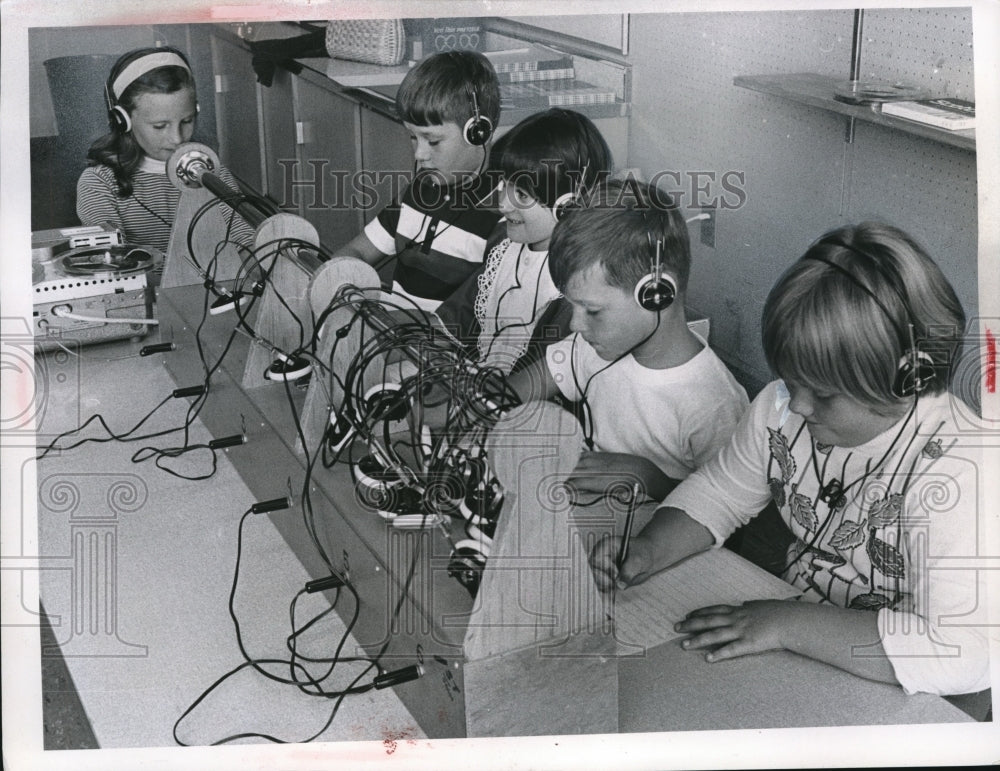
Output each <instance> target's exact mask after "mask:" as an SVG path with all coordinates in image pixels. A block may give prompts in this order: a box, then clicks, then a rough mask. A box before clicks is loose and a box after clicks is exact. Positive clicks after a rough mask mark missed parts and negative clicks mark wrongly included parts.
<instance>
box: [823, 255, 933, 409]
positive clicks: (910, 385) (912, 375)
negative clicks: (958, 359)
mask: <svg viewBox="0 0 1000 771" xmlns="http://www.w3.org/2000/svg"><path fill="white" fill-rule="evenodd" d="M819 244H829V245H830V246H838V247H840V248H841V249H844V250H845V251H848V252H851V253H853V254H857V255H860V256H861V257H864V258H866V259H867V260H868V261H869V262H870V263H871V265H872V268H873V269H874V270H875V272H876V273H878V275H879V276H881V277H882V279H883V280H884V281H885V282H886V284H887V285H888V286H889V289H890V290H891V291H892V293H893V294H895V295H896V297H898V298H899V302H900V303H901V304H902V306H903V311H904V313H906V317H907V318H906V324H905V327H906V328H905V329H904V325H902V324H900V322H899V319H897V318H896V317H895V316H893V314H892V313H891V312H890V311H889V308H888V307H886V304H885V303H884V302H882V300H881V298H879V296H878V295H877V294H875V292H874V290H872V289H871V287H869V286H867V285H866V284H864V283H863V282H862V281H861V280H860V279H858V278H857V277H856V276H855V275H854V274H853V273H851V272H850V271H849V270H848V269H847V268H845V267H844V266H843V265H838V264H837V263H836V262H834V261H833V260H831V259H828V258H826V257H821V256H820V255H817V254H806V256H805V259H809V260H815V261H816V262H822V263H823V264H825V265H827V266H828V267H831V268H833V269H834V270H835V271H837V272H838V273H840V274H842V275H843V276H844V277H846V278H847V279H848V280H849V281H850V282H851V283H852V284H854V285H855V286H856V287H857V288H858V289H860V290H861V291H862V292H864V293H865V294H866V295H868V297H870V298H871V299H872V300H873V301H874V303H875V304H876V305H877V306H878V308H879V310H880V311H882V314H883V315H884V316H885V317H886V320H887V321H888V322H889V324H890V325H891V326H892V327H893V328H894V329H895V330H896V335H897V337H898V338H899V343H900V346H901V347H902V348H903V356H902V357H901V358H900V360H899V362H898V363H897V365H896V377H895V380H894V382H893V384H892V392H893V394H894V395H895V396H897V397H899V398H908V397H910V396H917V395H919V394H920V393H921V392H922V391H924V390H925V389H926V388H927V387H928V386H929V385H930V384H931V383H932V382H933V381H934V380H935V379H936V378H937V372H936V365H935V362H934V359H933V358H932V357H931V356H930V355H929V354H927V353H926V352H924V351H921V350H920V346H919V345H917V340H916V332H915V328H916V317H915V316H914V314H913V309H912V308H910V303H909V301H908V300H907V299H906V296H905V295H904V294H903V290H901V289H900V288H899V287H897V286H896V282H895V281H894V280H893V277H892V276H890V275H889V274H888V273H887V272H886V270H885V269H884V268H883V267H882V266H881V265H880V264H879V262H878V260H876V259H875V258H874V257H873V256H872V255H871V254H869V253H868V252H866V251H864V250H863V249H859V248H857V247H855V246H851V245H850V244H848V243H846V242H844V241H843V240H842V239H840V238H824V239H821V240H820V241H818V242H817V245H819Z"/></svg>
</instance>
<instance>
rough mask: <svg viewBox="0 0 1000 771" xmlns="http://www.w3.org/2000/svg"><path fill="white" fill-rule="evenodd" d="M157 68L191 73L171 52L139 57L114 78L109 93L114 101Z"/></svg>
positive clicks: (182, 60)
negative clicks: (183, 70) (174, 68)
mask: <svg viewBox="0 0 1000 771" xmlns="http://www.w3.org/2000/svg"><path fill="white" fill-rule="evenodd" d="M159 67H183V68H184V69H185V70H187V71H188V72H191V68H190V67H188V65H187V62H185V61H184V59H183V58H181V57H180V56H178V55H177V54H175V53H173V52H171V51H158V52H157V53H152V54H149V55H148V56H142V57H139V58H138V59H136V60H135V61H134V62H132V63H131V64H129V65H128V66H127V67H126V68H125V69H124V70H122V71H121V72H120V73H119V74H118V77H117V78H115V82H114V83H112V84H111V91H112V92H113V93H114V95H115V100H118V99H121V96H122V94H123V93H125V89H126V88H128V87H129V86H130V85H132V84H133V83H134V82H135V81H137V80H138V79H139V78H141V77H142V76H143V75H145V74H146V73H147V72H151V71H152V70H155V69H157V68H159Z"/></svg>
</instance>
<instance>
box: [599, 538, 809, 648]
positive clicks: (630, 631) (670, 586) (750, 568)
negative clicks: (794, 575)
mask: <svg viewBox="0 0 1000 771" xmlns="http://www.w3.org/2000/svg"><path fill="white" fill-rule="evenodd" d="M798 593H799V592H798V590H797V589H795V587H793V586H792V585H791V584H789V583H786V582H785V581H782V580H781V579H780V578H778V577H776V576H773V575H771V574H770V573H768V572H767V571H766V570H763V569H762V568H759V567H757V566H756V565H754V564H753V563H751V562H748V561H747V560H745V559H743V558H742V557H740V556H739V555H737V554H735V553H734V552H732V551H730V550H729V549H710V550H709V551H706V552H702V553H701V554H696V555H695V556H693V557H691V558H689V559H686V560H684V561H683V562H681V563H680V564H678V565H674V566H673V567H670V568H667V569H666V570H663V571H660V572H659V573H657V574H656V575H654V576H653V577H652V578H650V579H649V580H648V581H646V582H645V583H642V584H639V585H637V586H630V587H629V588H628V589H618V590H616V592H615V637H616V639H617V640H618V648H619V652H621V653H630V652H631V653H635V652H637V649H636V646H642V648H653V647H655V646H657V645H660V644H661V643H665V642H667V641H668V640H673V639H674V638H676V637H680V636H681V635H680V634H678V633H677V632H675V631H674V624H676V623H677V622H678V621H681V620H682V619H683V618H684V617H685V616H686V615H687V614H688V613H690V612H691V611H692V610H697V609H698V608H704V607H707V606H709V605H720V604H727V605H735V604H739V603H741V602H746V601H747V600H766V599H771V600H784V599H788V598H789V597H794V596H796V595H797V594H798Z"/></svg>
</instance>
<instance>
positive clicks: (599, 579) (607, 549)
mask: <svg viewBox="0 0 1000 771" xmlns="http://www.w3.org/2000/svg"><path fill="white" fill-rule="evenodd" d="M621 543H622V539H621V538H619V537H617V536H605V537H604V538H602V539H601V540H600V541H598V542H597V544H596V545H595V546H594V549H593V551H591V552H590V568H591V570H593V571H594V581H595V582H596V583H597V588H598V589H600V590H601V591H602V592H610V591H611V590H612V589H613V588H614V587H615V586H617V587H618V588H620V589H624V588H626V587H628V586H632V585H634V584H641V583H642V582H643V581H645V580H646V579H647V578H649V576H650V575H651V574H650V572H649V568H650V566H651V565H652V563H653V560H652V554H651V552H650V549H649V545H648V544H647V543H646V542H645V541H644V540H643V539H642V538H640V537H633V538H632V540H631V542H630V543H629V549H628V557H626V559H625V564H624V565H622V568H621V570H619V569H618V566H617V561H618V551H619V550H620V549H621Z"/></svg>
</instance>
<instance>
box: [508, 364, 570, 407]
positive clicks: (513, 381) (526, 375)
mask: <svg viewBox="0 0 1000 771" xmlns="http://www.w3.org/2000/svg"><path fill="white" fill-rule="evenodd" d="M507 385H509V386H510V388H511V389H512V390H513V391H514V393H516V394H517V398H518V399H520V400H521V404H526V403H528V402H534V401H545V400H547V399H551V398H552V397H553V396H555V395H556V394H558V393H559V386H558V385H556V381H555V380H554V379H553V377H552V373H551V372H550V371H549V365H548V362H546V360H545V357H544V356H543V357H542V358H540V359H536V360H535V361H533V362H532V363H531V364H530V365H528V366H527V367H525V368H524V369H522V370H519V371H517V372H515V373H514V374H513V375H511V376H510V377H509V378H508V379H507Z"/></svg>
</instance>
